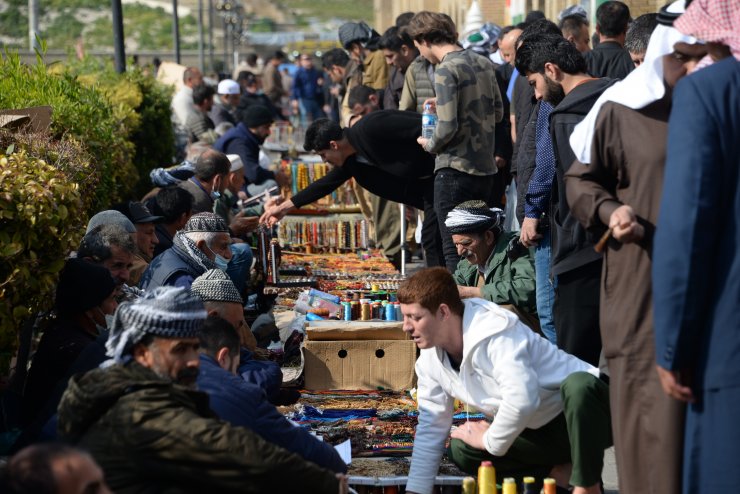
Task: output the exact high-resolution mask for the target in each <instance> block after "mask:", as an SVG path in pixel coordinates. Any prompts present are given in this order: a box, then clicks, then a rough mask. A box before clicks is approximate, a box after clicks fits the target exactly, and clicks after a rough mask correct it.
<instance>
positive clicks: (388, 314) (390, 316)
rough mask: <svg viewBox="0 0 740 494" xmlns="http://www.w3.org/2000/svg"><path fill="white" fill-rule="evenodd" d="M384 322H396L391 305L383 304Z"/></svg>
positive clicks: (394, 311) (394, 312)
mask: <svg viewBox="0 0 740 494" xmlns="http://www.w3.org/2000/svg"><path fill="white" fill-rule="evenodd" d="M385 320H386V321H395V320H396V310H395V308H394V307H393V304H385Z"/></svg>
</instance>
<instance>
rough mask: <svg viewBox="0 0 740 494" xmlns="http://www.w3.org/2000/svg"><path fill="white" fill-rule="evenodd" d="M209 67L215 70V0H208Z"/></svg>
mask: <svg viewBox="0 0 740 494" xmlns="http://www.w3.org/2000/svg"><path fill="white" fill-rule="evenodd" d="M208 68H209V69H210V71H211V72H213V0H208Z"/></svg>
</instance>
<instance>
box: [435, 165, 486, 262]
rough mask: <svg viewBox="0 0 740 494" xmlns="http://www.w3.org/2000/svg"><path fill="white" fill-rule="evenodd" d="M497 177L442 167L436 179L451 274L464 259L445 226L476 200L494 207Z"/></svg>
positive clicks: (444, 248)
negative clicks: (460, 206) (465, 204)
mask: <svg viewBox="0 0 740 494" xmlns="http://www.w3.org/2000/svg"><path fill="white" fill-rule="evenodd" d="M494 178H495V175H470V174H468V173H463V172H461V171H458V170H455V169H453V168H442V169H441V170H439V171H437V173H436V174H435V176H434V210H435V211H436V213H437V222H438V223H439V232H440V234H441V235H442V251H443V255H444V260H445V265H446V266H447V269H448V270H449V271H450V273H454V272H455V269H456V268H457V263H458V262H460V256H459V255H458V254H457V248H456V247H455V243H454V242H453V241H452V235H451V234H450V233H449V232H448V231H447V227H446V226H445V220H446V219H447V213H449V212H450V211H452V210H453V209H454V208H455V207H456V206H457V205H458V204H460V203H463V202H465V201H472V200H476V199H477V200H481V201H484V202H485V203H486V204H488V205H489V207H490V204H491V195H492V191H493V181H494Z"/></svg>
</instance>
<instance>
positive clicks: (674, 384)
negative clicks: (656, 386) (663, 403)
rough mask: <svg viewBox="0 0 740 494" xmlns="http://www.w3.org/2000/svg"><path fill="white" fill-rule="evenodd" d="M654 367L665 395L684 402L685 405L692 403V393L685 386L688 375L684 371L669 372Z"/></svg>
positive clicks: (657, 366) (659, 367)
mask: <svg viewBox="0 0 740 494" xmlns="http://www.w3.org/2000/svg"><path fill="white" fill-rule="evenodd" d="M655 367H656V369H657V370H658V377H659V378H660V385H661V386H662V387H663V391H664V392H665V394H667V395H668V396H670V397H671V398H675V399H677V400H678V401H685V402H686V403H693V402H694V393H693V392H692V391H691V388H690V387H689V386H688V385H687V384H688V376H687V374H688V373H687V372H686V371H670V370H668V369H664V368H663V367H661V366H659V365H656V366H655Z"/></svg>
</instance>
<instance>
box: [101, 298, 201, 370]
mask: <svg viewBox="0 0 740 494" xmlns="http://www.w3.org/2000/svg"><path fill="white" fill-rule="evenodd" d="M206 316H207V313H206V310H205V308H204V307H203V302H202V301H201V300H200V299H199V298H198V297H196V296H194V295H192V294H191V293H190V292H188V291H187V289H185V288H183V287H172V286H161V287H157V288H155V289H154V290H152V291H151V292H147V293H145V294H144V295H143V296H142V297H141V298H139V299H137V300H135V301H133V302H124V303H122V304H121V305H119V306H118V309H117V310H116V313H115V314H114V316H113V324H112V325H111V328H110V336H109V337H108V341H107V342H106V344H105V347H106V349H107V350H108V351H107V352H106V353H107V355H108V356H109V357H111V360H108V361H107V362H105V364H104V365H111V364H114V363H122V362H124V361H125V359H126V357H127V356H128V355H129V354H130V353H131V350H132V349H133V347H134V345H136V344H137V343H138V342H140V341H141V340H142V339H143V338H144V337H145V336H146V335H152V336H157V337H159V338H196V337H197V336H198V331H199V330H200V327H201V326H202V325H203V321H205V319H206Z"/></svg>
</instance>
